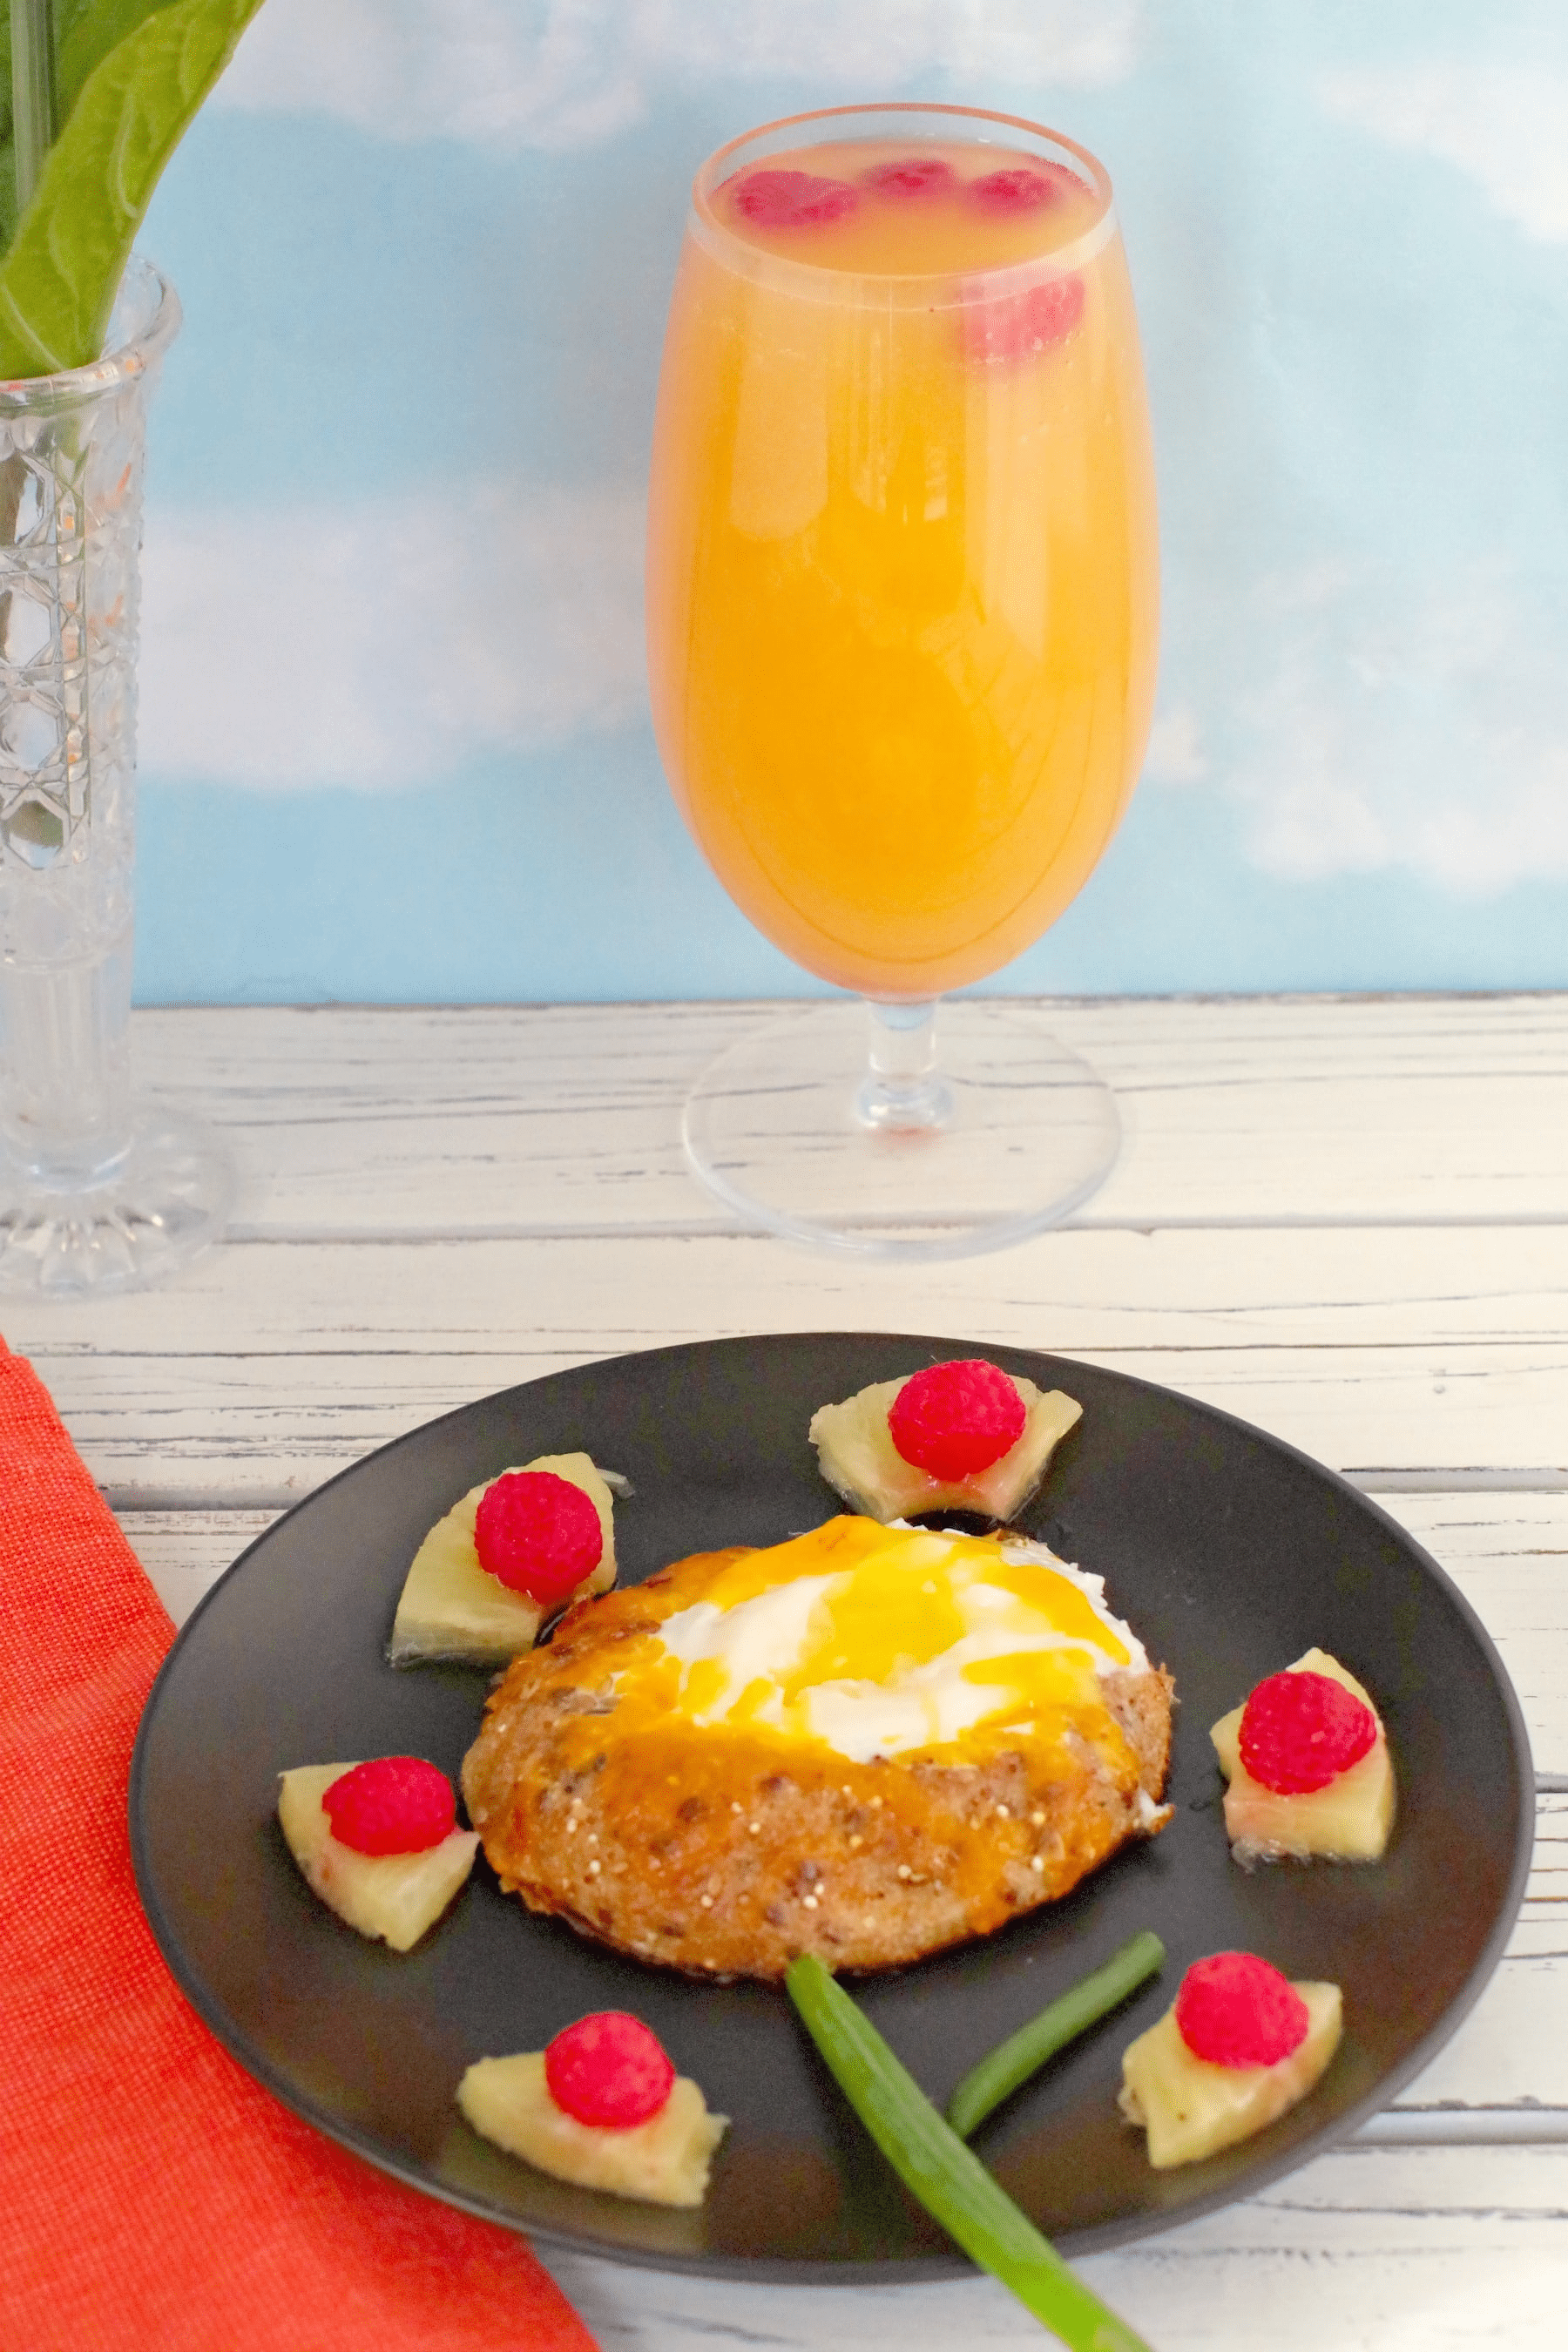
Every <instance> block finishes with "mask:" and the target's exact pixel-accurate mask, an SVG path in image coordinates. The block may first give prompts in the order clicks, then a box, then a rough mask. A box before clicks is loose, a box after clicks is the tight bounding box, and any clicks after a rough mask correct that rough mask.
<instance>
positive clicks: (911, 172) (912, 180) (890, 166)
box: [860, 155, 953, 196]
mask: <svg viewBox="0 0 1568 2352" xmlns="http://www.w3.org/2000/svg"><path fill="white" fill-rule="evenodd" d="M860 184H861V186H862V187H866V188H874V189H875V190H876V192H877V194H879V196H942V195H945V194H947V192H948V190H949V189H950V188H951V187H952V185H953V170H952V164H951V163H943V162H942V158H941V156H940V155H907V156H904V157H903V158H901V159H900V162H898V163H874V164H873V165H872V167H871V169H870V170H869V171H868V172H862V173H861V174H860Z"/></svg>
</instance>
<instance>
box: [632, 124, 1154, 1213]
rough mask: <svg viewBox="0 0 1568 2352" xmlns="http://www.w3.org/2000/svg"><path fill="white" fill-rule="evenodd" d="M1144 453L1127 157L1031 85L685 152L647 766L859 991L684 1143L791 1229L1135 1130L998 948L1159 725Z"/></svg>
mask: <svg viewBox="0 0 1568 2352" xmlns="http://www.w3.org/2000/svg"><path fill="white" fill-rule="evenodd" d="M1155 574H1156V555H1155V530H1154V496H1153V478H1152V465H1151V459H1150V451H1149V434H1148V421H1147V413H1146V407H1145V402H1144V394H1143V382H1142V366H1141V362H1140V358H1139V351H1138V337H1137V328H1136V323H1135V320H1134V317H1133V310H1132V299H1131V289H1130V287H1129V284H1128V278H1127V272H1126V266H1125V262H1124V260H1123V257H1122V251H1121V238H1120V236H1119V234H1118V231H1117V227H1116V222H1115V215H1114V212H1113V209H1112V205H1111V196H1110V184H1109V181H1108V179H1107V177H1106V175H1105V173H1104V172H1103V171H1102V169H1101V168H1100V165H1099V164H1098V163H1095V162H1094V160H1093V158H1092V157H1090V156H1089V155H1087V154H1086V153H1085V152H1083V151H1082V150H1081V149H1079V148H1077V147H1075V146H1073V145H1072V144H1071V143H1070V142H1068V141H1065V140H1062V139H1060V138H1058V137H1057V136H1056V135H1054V134H1053V133H1050V132H1047V131H1041V130H1039V129H1037V128H1036V127H1035V126H1033V125H1030V124H1027V123H1024V122H1020V121H1014V120H1012V119H1010V118H1005V117H1001V116H993V115H985V114H977V113H974V112H973V111H970V110H962V109H955V108H942V107H930V108H927V107H882V108H870V109H865V108H862V109H837V110H832V111H830V112H827V113H825V114H818V115H813V116H808V117H805V118H800V119H797V120H795V121H791V122H787V123H783V124H779V125H775V126H773V127H772V128H771V129H770V130H768V131H762V132H757V133H753V134H752V135H751V136H750V137H748V138H746V139H743V140H740V141H737V142H734V143H733V144H732V145H731V146H730V147H728V148H726V149H723V150H721V152H720V153H719V154H718V155H716V156H714V157H713V158H712V159H711V160H710V163H708V164H706V165H705V166H704V167H703V170H702V171H701V172H700V173H699V175H698V179H697V183H696V187H695V191H694V196H693V206H692V213H691V217H690V221H689V228H688V234H687V238H686V244H685V248H684V250H683V253H682V256H681V261H680V268H679V277H678V279H677V284H676V289H675V294H674V299H673V302H672V305H671V310H670V319H669V327H668V337H667V341H666V346H665V356H664V367H663V373H662V376H661V380H660V386H659V403H658V421H657V425H656V430H655V443H654V461H653V477H652V486H651V497H650V511H649V532H648V565H647V590H648V595H647V606H648V647H649V676H650V683H651V688H652V696H653V708H654V716H655V723H656V726H657V729H658V740H659V747H660V751H661V753H662V755H663V759H664V762H665V766H666V769H667V772H668V776H669V779H670V782H671V785H672V787H673V789H674V792H675V794H676V797H677V800H678V802H679V806H680V809H681V812H682V814H683V815H684V817H685V819H686V822H687V824H689V827H690V829H691V832H692V833H693V835H695V837H696V839H697V841H698V843H699V844H700V846H701V848H702V850H703V851H704V853H705V855H706V856H707V857H708V859H709V861H710V864H711V865H712V866H713V869H714V871H715V873H716V874H717V875H718V877H719V879H720V881H721V883H722V884H723V886H724V887H725V889H726V890H727V891H728V892H729V894H730V896H731V898H733V899H734V901H735V903H736V904H737V905H738V906H739V907H740V908H742V911H743V912H744V913H745V914H746V915H747V916H748V917H749V918H750V919H751V920H752V922H753V923H754V924H755V925H756V926H757V928H758V929H759V930H761V931H763V933H764V934H765V935H766V937H768V938H769V939H771V940H773V941H774V942H775V943H776V944H777V945H778V946H779V947H780V948H782V949H783V950H784V952H785V953H786V954H787V955H789V956H791V957H792V958H793V959H794V960H795V961H796V962H797V963H800V964H802V965H803V966H804V967H805V969H806V970H807V971H810V972H812V973H814V974H816V976H817V977H818V978H820V979H822V980H824V981H827V982H833V983H835V984H836V985H837V986H838V987H840V988H844V989H850V990H855V991H858V992H859V993H860V994H861V995H862V996H863V997H864V998H865V999H866V1000H867V1001H868V1004H869V1007H870V1019H869V1023H868V1022H867V1018H866V1015H865V1013H863V1012H862V1011H860V1009H859V1008H857V1007H854V1006H852V1005H851V1006H846V1005H842V1004H840V1005H825V1006H817V1007H813V1008H812V1009H810V1010H809V1011H807V1012H805V1013H798V1014H795V1015H794V1016H793V1017H792V1018H791V1019H790V1020H788V1021H787V1022H784V1023H778V1022H775V1023H773V1024H770V1029H769V1031H768V1032H766V1033H764V1034H763V1035H762V1036H761V1037H760V1038H759V1039H758V1040H756V1041H755V1042H753V1043H752V1044H750V1045H747V1044H742V1045H741V1046H740V1047H738V1048H735V1049H732V1051H731V1055H728V1056H725V1057H723V1058H722V1059H721V1063H720V1064H718V1065H715V1066H714V1068H713V1070H712V1071H710V1073H709V1074H708V1076H707V1077H706V1078H705V1079H704V1080H703V1081H702V1082H701V1084H700V1087H699V1088H698V1091H697V1093H696V1095H694V1097H692V1100H691V1102H690V1104H689V1107H688V1117H687V1141H688V1148H689V1151H690V1154H691V1157H692V1159H693V1161H694V1163H695V1164H696V1166H697V1168H698V1170H699V1172H700V1173H701V1174H702V1175H703V1176H704V1177H705V1178H706V1180H707V1181H709V1182H710V1184H711V1185H713V1186H714V1187H715V1189H717V1190H718V1191H719V1192H721V1194H722V1195H723V1196H724V1197H725V1198H726V1199H728V1200H730V1201H731V1202H732V1203H733V1204H734V1205H736V1206H738V1207H741V1208H742V1209H744V1210H745V1211H746V1212H747V1213H749V1214H750V1215H751V1216H752V1217H753V1218H754V1219H757V1220H760V1221H761V1222H763V1223H766V1224H769V1225H771V1226H773V1227H774V1228H775V1229H778V1230H781V1231H784V1232H787V1233H791V1234H795V1235H796V1236H797V1237H799V1238H802V1239H814V1240H818V1241H826V1242H828V1243H830V1244H836V1245H837V1246H839V1247H843V1248H849V1249H858V1250H871V1251H874V1252H878V1253H880V1254H884V1255H949V1254H953V1253H955V1252H957V1251H960V1250H971V1249H978V1248H987V1247H994V1246H995V1245H997V1244H999V1243H1001V1242H1005V1241H1008V1240H1012V1239H1014V1238H1016V1236H1017V1235H1018V1234H1022V1233H1025V1232H1028V1231H1030V1230H1033V1229H1034V1228H1036V1227H1037V1226H1038V1225H1041V1224H1044V1223H1049V1222H1050V1221H1051V1219H1052V1218H1053V1217H1056V1216H1059V1215H1061V1214H1063V1213H1065V1211H1066V1210H1067V1209H1068V1208H1069V1207H1071V1206H1072V1205H1074V1204H1075V1203H1076V1202H1078V1201H1079V1200H1081V1199H1082V1198H1083V1197H1084V1196H1085V1194H1086V1193H1087V1192H1089V1190H1091V1189H1092V1187H1093V1184H1094V1183H1095V1182H1098V1181H1100V1177H1101V1176H1102V1175H1103V1174H1104V1172H1105V1170H1106V1168H1107V1167H1108V1166H1109V1164H1110V1159H1111V1157H1113V1156H1114V1150H1115V1145H1116V1133H1117V1129H1116V1120H1115V1114H1114V1107H1113V1106H1112V1105H1111V1104H1110V1100H1109V1097H1107V1096H1106V1094H1105V1092H1104V1090H1103V1089H1102V1088H1101V1087H1100V1085H1099V1082H1098V1081H1097V1080H1095V1079H1094V1078H1093V1076H1092V1075H1091V1074H1090V1073H1089V1072H1088V1071H1087V1070H1085V1068H1084V1066H1082V1065H1081V1064H1080V1063H1078V1062H1077V1061H1076V1058H1075V1057H1072V1056H1069V1055H1065V1054H1064V1053H1063V1051H1062V1049H1061V1048H1059V1047H1056V1046H1052V1045H1048V1043H1047V1042H1046V1041H1045V1040H1044V1039H1043V1038H1042V1037H1041V1035H1040V1034H1039V1033H1038V1030H1037V1024H1035V1023H1034V1022H1033V1021H1031V1020H1030V1019H1029V1018H1028V1017H1026V1016H1025V1015H1023V1014H1020V1013H1016V1012H1015V1013H1009V1012H1007V1011H1005V1009H1004V1008H1002V1007H1001V1006H995V1005H990V1004H984V1003H972V1004H969V1005H966V1006H964V1007H963V1008H962V1010H961V1009H960V1008H958V1007H951V1006H950V1007H948V1008H946V1010H945V1011H944V1015H943V1022H942V1054H941V1057H940V1061H939V1058H938V1054H937V1047H936V1024H935V1019H934V1011H935V1003H936V999H937V998H938V997H939V996H941V995H942V993H943V992H946V991H948V990H951V989H953V988H958V987H962V986H963V985H964V984H965V983H966V982H973V981H976V980H980V979H983V978H984V977H985V976H986V975H987V974H989V973H991V972H994V971H996V970H998V969H999V967H1000V966H1002V965H1003V964H1005V963H1006V962H1007V961H1010V959H1011V958H1013V957H1014V956H1016V954H1017V953H1018V952H1019V951H1020V950H1022V949H1024V948H1026V947H1027V946H1028V945H1029V944H1030V943H1031V942H1032V941H1033V940H1036V939H1037V938H1038V936H1039V935H1040V933H1041V932H1042V931H1043V930H1044V929H1046V928H1047V925H1048V924H1049V923H1051V922H1052V921H1054V920H1055V919H1056V917H1057V916H1058V914H1059V913H1060V912H1061V911H1062V909H1063V908H1064V907H1066V906H1067V905H1068V902H1069V901H1070V900H1071V899H1072V898H1073V897H1074V896H1075V895H1076V894H1077V892H1078V891H1079V888H1080V887H1082V885H1083V883H1084V882H1085V880H1086V879H1087V878H1088V877H1089V874H1090V872H1091V871H1092V870H1093V867H1094V866H1095V863H1096V861H1097V860H1098V858H1099V856H1100V853H1101V851H1102V850H1103V848H1104V847H1105V845H1106V843H1107V841H1108V840H1109V839H1110V835H1111V833H1112V831H1113V830H1114V828H1115V825H1116V823H1117V820H1118V818H1119V817H1120V815H1121V810H1122V808H1123V807H1124V806H1125V804H1126V801H1127V798H1128V795H1129V793H1130V792H1131V786H1132V783H1133V780H1134V778H1135V776H1136V773H1137V771H1138V767H1139V763H1140V761H1141V760H1142V752H1143V747H1144V742H1145V740H1146V737H1147V732H1148V724H1149V713H1150V706H1151V701H1152V691H1153V674H1154V660H1155V638H1156V587H1155Z"/></svg>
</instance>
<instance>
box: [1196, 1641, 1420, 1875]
mask: <svg viewBox="0 0 1568 2352" xmlns="http://www.w3.org/2000/svg"><path fill="white" fill-rule="evenodd" d="M1285 1671H1286V1673H1287V1674H1291V1675H1300V1674H1313V1675H1329V1676H1330V1677H1331V1680H1333V1681H1334V1682H1337V1683H1342V1684H1343V1685H1344V1687H1345V1689H1346V1690H1348V1691H1352V1692H1353V1693H1354V1695H1355V1696H1356V1697H1357V1698H1359V1699H1360V1700H1361V1701H1362V1702H1363V1705H1364V1706H1372V1700H1371V1699H1370V1698H1369V1697H1368V1696H1367V1694H1366V1692H1365V1691H1364V1690H1363V1688H1362V1686H1361V1685H1360V1683H1358V1682H1357V1680H1356V1678H1355V1676H1354V1675H1352V1674H1347V1673H1346V1671H1345V1669H1344V1667H1343V1666H1342V1665H1341V1664H1340V1663H1339V1661H1338V1659H1337V1658H1331V1657H1330V1655H1329V1654H1328V1652H1327V1651H1326V1650H1309V1651H1308V1652H1307V1654H1306V1655H1305V1657H1301V1658H1298V1659H1297V1660H1296V1663H1295V1664H1294V1665H1292V1666H1288V1667H1287V1668H1286V1669H1285ZM1372 1711H1373V1715H1374V1716H1377V1709H1376V1707H1374V1706H1372ZM1241 1717H1242V1709H1241V1708H1240V1707H1239V1706H1237V1707H1233V1708H1232V1709H1231V1711H1230V1713H1229V1714H1228V1715H1226V1716H1222V1717H1220V1720H1219V1721H1218V1722H1217V1723H1216V1724H1215V1727H1214V1728H1213V1730H1212V1731H1211V1732H1210V1733H1209V1738H1211V1739H1212V1740H1213V1741H1214V1744H1215V1754H1216V1755H1217V1756H1218V1758H1219V1764H1220V1770H1221V1771H1222V1772H1223V1773H1224V1774H1225V1777H1226V1781H1227V1783H1228V1784H1229V1785H1228V1786H1227V1787H1226V1792H1225V1828H1226V1836H1227V1837H1228V1838H1229V1840H1230V1844H1231V1852H1232V1853H1234V1855H1235V1856H1236V1859H1237V1862H1239V1863H1240V1864H1242V1865H1243V1867H1244V1868H1245V1869H1248V1870H1249V1869H1250V1868H1251V1867H1252V1865H1253V1864H1254V1863H1255V1862H1280V1861H1283V1860H1284V1859H1285V1858H1286V1857H1287V1856H1289V1857H1290V1858H1291V1859H1293V1860H1295V1861H1297V1862H1310V1861H1311V1860H1312V1859H1313V1857H1314V1856H1317V1857H1319V1858H1321V1860H1323V1861H1325V1862H1381V1860H1382V1859H1383V1855H1384V1851H1385V1850H1386V1848H1387V1845H1388V1841H1389V1837H1390V1834H1391V1832H1392V1831H1393V1828H1394V1765H1393V1762H1392V1760H1391V1759H1390V1757H1389V1753H1388V1742H1387V1740H1386V1738H1384V1730H1383V1720H1382V1717H1378V1722H1377V1738H1375V1740H1374V1741H1373V1744H1372V1746H1371V1747H1370V1748H1368V1749H1367V1751H1366V1754H1365V1755H1364V1756H1363V1757H1362V1758H1361V1759H1360V1761H1359V1762H1357V1763H1354V1764H1352V1766H1351V1768H1350V1769H1349V1771H1348V1772H1341V1773H1340V1774H1339V1775H1338V1776H1337V1777H1336V1778H1335V1779H1334V1780H1331V1781H1330V1782H1329V1783H1328V1785H1327V1786H1326V1787H1325V1788H1321V1789H1305V1790H1301V1791H1300V1793H1299V1794H1296V1795H1290V1794H1289V1793H1286V1794H1281V1792H1280V1791H1279V1790H1277V1789H1266V1788H1264V1787H1263V1785H1262V1784H1261V1782H1260V1781H1258V1780H1254V1779H1253V1777H1252V1775H1251V1773H1250V1772H1249V1771H1248V1770H1247V1767H1246V1765H1245V1764H1244V1763H1243V1762H1242V1760H1241V1747H1240V1740H1241Z"/></svg>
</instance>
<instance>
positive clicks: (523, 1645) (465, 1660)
mask: <svg viewBox="0 0 1568 2352" xmlns="http://www.w3.org/2000/svg"><path fill="white" fill-rule="evenodd" d="M521 1468H523V1469H525V1470H550V1471H553V1473H554V1474H555V1475H556V1477H557V1478H568V1479H570V1480H571V1482H572V1484H573V1486H581V1488H582V1489H583V1492H584V1495H586V1496H587V1497H588V1499H589V1501H590V1502H591V1503H592V1504H593V1506H594V1507H595V1510H596V1511H597V1512H598V1514H599V1524H600V1526H601V1527H602V1528H604V1530H605V1549H604V1553H603V1556H602V1557H601V1559H600V1561H599V1565H598V1566H597V1568H596V1569H595V1570H594V1572H593V1574H592V1575H591V1576H588V1577H584V1580H583V1582H582V1583H581V1584H580V1585H578V1587H577V1589H576V1591H574V1593H573V1594H572V1596H571V1597H572V1599H573V1600H574V1601H581V1600H583V1599H584V1598H585V1596H586V1595H587V1594H588V1593H590V1592H607V1591H609V1589H610V1587H611V1585H612V1584H614V1582H615V1580H616V1536H615V1528H614V1526H613V1524H612V1505H611V1501H610V1490H609V1487H608V1486H606V1485H605V1476H604V1474H603V1473H602V1472H601V1471H599V1470H596V1469H595V1466H594V1465H593V1463H592V1462H591V1461H590V1460H589V1458H588V1456H587V1455H586V1454H540V1456H539V1458H538V1460H537V1461H534V1462H525V1463H523V1464H522V1465H521ZM509 1475H510V1473H509V1472H507V1471H504V1470H500V1471H498V1472H497V1473H496V1477H500V1478H504V1477H507V1476H509ZM494 1484H495V1479H494V1478H487V1479H486V1480H485V1482H484V1485H483V1486H474V1487H471V1488H470V1489H469V1491H468V1494H466V1495H465V1496H463V1499H462V1501H461V1502H460V1503H454V1504H453V1506H452V1507H451V1509H450V1510H449V1511H448V1512H447V1516H446V1517H445V1518H444V1519H437V1522H436V1525H435V1526H434V1527H433V1528H431V1530H430V1532H429V1534H428V1535H427V1536H426V1538H425V1540H424V1542H423V1543H422V1544H421V1545H420V1547H419V1549H418V1550H417V1551H416V1553H415V1555H414V1565H413V1566H412V1568H410V1570H409V1571H408V1574H407V1577H406V1578H405V1581H404V1586H403V1593H402V1597H401V1599H400V1600H399V1601H398V1603H397V1614H396V1616H395V1618H394V1620H393V1624H392V1639H391V1641H390V1642H389V1643H387V1647H386V1655H387V1662H388V1664H391V1665H395V1666H409V1665H416V1664H420V1663H421V1662H423V1661H426V1660H435V1659H438V1658H439V1659H452V1660H456V1661H457V1662H458V1664H462V1665H468V1666H504V1665H509V1664H510V1663H511V1661H512V1659H513V1658H515V1657H517V1656H518V1655H519V1654H521V1652H522V1651H524V1650H531V1648H532V1647H533V1637H534V1635H535V1634H536V1633H538V1631H539V1628H540V1624H541V1622H542V1619H543V1616H544V1612H543V1610H542V1608H541V1607H540V1605H539V1603H538V1601H531V1600H530V1599H529V1597H528V1595H527V1593H526V1592H514V1591H511V1589H510V1586H508V1585H505V1584H503V1583H502V1582H501V1580H500V1577H498V1576H491V1575H490V1574H489V1570H486V1569H483V1568H481V1567H480V1566H479V1553H478V1552H477V1551H476V1550H475V1549H474V1520H475V1518H476V1517H477V1516H478V1513H479V1497H480V1496H482V1495H484V1494H485V1493H486V1492H487V1491H488V1490H489V1488H490V1487H491V1486H494Z"/></svg>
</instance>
